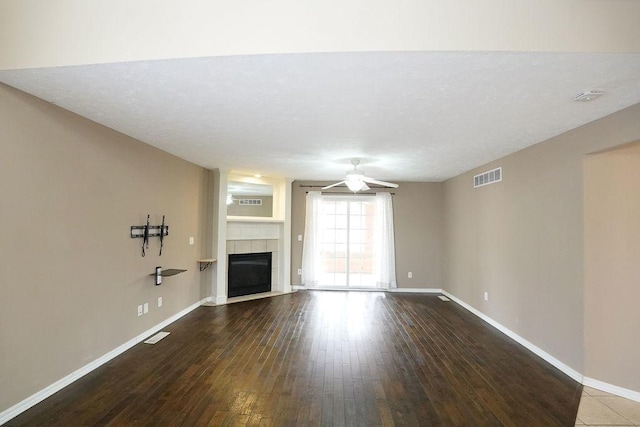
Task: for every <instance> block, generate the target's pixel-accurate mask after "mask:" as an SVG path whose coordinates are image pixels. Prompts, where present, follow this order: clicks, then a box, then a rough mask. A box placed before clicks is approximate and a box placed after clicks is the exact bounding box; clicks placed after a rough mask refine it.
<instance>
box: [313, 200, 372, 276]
mask: <svg viewBox="0 0 640 427" xmlns="http://www.w3.org/2000/svg"><path fill="white" fill-rule="evenodd" d="M319 213H320V215H319V218H318V220H319V236H318V237H319V240H320V242H319V244H320V253H319V258H320V259H319V260H318V261H319V262H318V263H317V266H318V269H319V271H318V273H319V278H320V283H319V284H320V285H321V286H323V287H336V288H374V287H376V280H375V274H374V261H373V259H374V223H375V217H374V215H375V201H374V198H373V197H362V196H360V197H349V196H336V197H322V200H321V201H320V212H319Z"/></svg>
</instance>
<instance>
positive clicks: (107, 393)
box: [8, 291, 582, 426]
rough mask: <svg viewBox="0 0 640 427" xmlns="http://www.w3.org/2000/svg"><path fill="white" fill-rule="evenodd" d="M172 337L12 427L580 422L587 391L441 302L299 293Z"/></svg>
mask: <svg viewBox="0 0 640 427" xmlns="http://www.w3.org/2000/svg"><path fill="white" fill-rule="evenodd" d="M165 330H167V331H170V332H171V335H169V336H168V337H167V338H165V339H164V340H162V341H160V342H159V343H157V344H155V345H148V344H139V345H137V346H135V347H134V348H132V349H131V350H129V351H127V352H126V353H124V354H122V355H121V356H119V357H117V358H115V359H113V360H112V361H111V362H109V363H107V364H105V365H104V366H102V367H100V368H99V369H97V370H95V371H93V372H91V373H90V374H88V375H87V376H85V377H83V378H81V379H80V380H78V381H76V382H75V383H73V384H72V385H70V386H69V387H67V388H65V389H64V390H62V391H60V392H58V393H56V394H55V395H53V396H51V397H50V398H48V399H47V400H45V401H43V402H41V403H40V404H38V405H36V406H35V407H33V408H31V409H30V410H28V411H26V412H24V413H23V414H21V415H19V416H18V417H16V418H14V419H13V420H11V421H9V423H8V425H11V426H22V425H29V426H31V425H32V426H75V425H111V426H120V425H131V424H138V425H150V426H151V425H153V426H165V425H166V426H174V425H211V426H219V425H261V426H262V425H274V426H282V425H302V426H307V425H328V426H333V425H335V426H341V425H359V426H375V425H385V426H387V425H389V426H390V425H396V426H405V425H416V426H417V425H421V426H501V425H504V426H573V425H574V423H575V417H576V412H577V409H578V404H579V401H580V394H581V392H582V386H581V385H580V384H579V383H577V382H575V381H573V380H572V379H570V378H569V377H567V376H566V375H564V374H563V373H561V372H560V371H558V370H557V369H555V368H554V367H552V366H551V365H549V364H547V363H546V362H544V361H543V360H542V359H540V358H539V357H537V356H535V355H533V354H532V353H531V352H529V351H528V350H526V349H524V348H523V347H521V346H520V345H519V344H517V343H515V342H514V341H512V340H510V339H509V338H507V337H505V336H504V335H502V334H501V333H500V332H498V331H496V330H495V329H493V328H492V327H490V326H489V325H487V324H486V323H484V322H483V321H481V320H480V319H478V318H477V317H475V316H474V315H472V314H471V313H469V312H467V311H466V310H465V309H463V308H462V307H460V306H458V305H457V304H455V303H454V302H443V301H441V300H440V299H438V298H437V297H436V296H432V295H415V294H386V293H377V292H375V293H373V292H371V293H370V292H359V293H358V292H322V291H315V292H310V291H306V292H298V293H295V294H289V295H283V296H279V297H274V298H267V299H262V300H254V301H248V302H242V303H236V304H231V305H226V306H218V307H200V308H198V309H197V310H195V311H193V312H192V313H190V314H189V315H187V316H185V317H183V318H182V319H180V320H179V321H177V322H175V323H174V324H172V325H170V327H167V328H165Z"/></svg>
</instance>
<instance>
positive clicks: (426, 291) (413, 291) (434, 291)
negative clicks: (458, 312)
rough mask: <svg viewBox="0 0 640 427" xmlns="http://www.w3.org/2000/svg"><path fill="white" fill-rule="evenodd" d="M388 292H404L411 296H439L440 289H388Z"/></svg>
mask: <svg viewBox="0 0 640 427" xmlns="http://www.w3.org/2000/svg"><path fill="white" fill-rule="evenodd" d="M388 292H406V293H411V294H441V293H442V289H436V288H393V289H388Z"/></svg>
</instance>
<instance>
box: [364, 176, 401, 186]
mask: <svg viewBox="0 0 640 427" xmlns="http://www.w3.org/2000/svg"><path fill="white" fill-rule="evenodd" d="M363 181H364V182H368V183H369V184H378V185H383V186H385V187H391V188H398V184H394V183H392V182H384V181H378V180H377V179H373V178H367V177H364V178H363Z"/></svg>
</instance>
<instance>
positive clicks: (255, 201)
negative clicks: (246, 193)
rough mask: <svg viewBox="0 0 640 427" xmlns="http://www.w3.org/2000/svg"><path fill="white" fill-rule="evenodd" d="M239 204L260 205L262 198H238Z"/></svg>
mask: <svg viewBox="0 0 640 427" xmlns="http://www.w3.org/2000/svg"><path fill="white" fill-rule="evenodd" d="M238 204H239V205H241V206H262V199H238Z"/></svg>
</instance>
